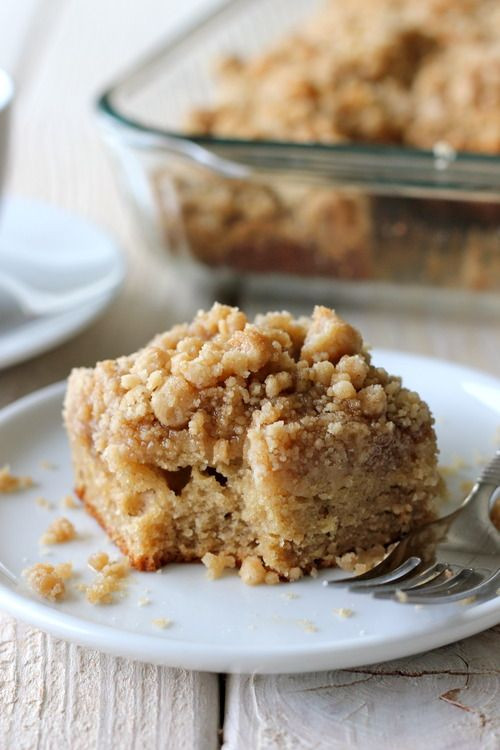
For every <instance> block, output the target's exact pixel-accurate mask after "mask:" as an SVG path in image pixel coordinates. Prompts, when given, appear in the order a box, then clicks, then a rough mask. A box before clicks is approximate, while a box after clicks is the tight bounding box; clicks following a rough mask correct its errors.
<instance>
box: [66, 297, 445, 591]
mask: <svg viewBox="0 0 500 750" xmlns="http://www.w3.org/2000/svg"><path fill="white" fill-rule="evenodd" d="M65 421H66V426H67V429H68V434H69V437H70V442H71V449H72V453H73V461H74V466H75V473H76V489H77V493H78V495H79V496H80V498H81V499H82V500H83V502H84V504H85V506H86V508H87V509H88V510H89V511H90V513H92V514H93V515H94V516H95V517H96V518H97V519H98V520H99V521H100V523H101V524H102V525H103V527H104V528H105V529H106V531H107V532H108V534H109V536H110V537H111V538H112V539H113V540H114V541H115V542H116V543H117V544H118V546H119V547H120V548H121V549H122V551H123V552H124V553H125V554H126V555H127V556H128V558H129V560H130V562H131V564H132V565H133V566H134V567H136V568H138V569H142V570H155V569H157V568H159V567H160V566H162V565H164V564H165V563H167V562H171V561H189V560H202V561H203V562H204V563H205V565H206V566H207V568H208V570H209V573H210V575H211V577H213V578H216V577H218V576H219V575H220V574H221V573H222V571H223V570H224V569H225V568H228V567H233V566H238V567H241V570H240V575H241V577H242V579H243V580H244V581H245V582H247V583H249V584H256V583H276V582H278V581H279V580H297V579H298V578H300V577H301V576H302V575H303V574H304V573H311V571H313V570H314V571H315V570H316V569H317V568H321V567H326V566H331V565H335V564H336V561H337V560H339V559H345V557H344V558H343V557H342V556H345V555H349V554H351V553H352V554H354V553H356V554H359V553H362V552H363V550H371V549H372V548H374V547H376V548H377V549H382V550H383V549H384V545H387V544H389V543H391V542H393V541H395V540H396V539H398V538H399V537H400V536H401V534H403V533H405V532H406V531H408V530H409V529H410V528H412V527H413V526H415V525H416V524H420V523H422V522H424V521H426V520H428V519H430V518H431V517H432V515H433V501H434V496H435V495H436V493H437V491H438V488H439V478H438V473H437V466H436V439H435V434H434V431H433V427H432V424H433V420H432V417H431V415H430V413H429V409H428V407H427V405H426V404H425V403H424V402H423V401H422V400H421V399H420V398H419V397H418V395H417V394H416V393H413V392H411V391H408V390H406V389H405V388H403V387H402V386H401V382H400V380H399V379H398V378H396V377H394V376H392V375H389V374H388V373H386V372H385V370H382V369H380V368H376V367H374V366H373V365H372V364H371V361H370V356H369V354H368V353H367V350H366V349H365V348H364V346H363V341H362V338H361V335H360V333H359V332H358V331H357V330H356V329H355V328H353V327H352V326H351V325H350V324H349V323H347V322H346V321H344V320H343V319H342V318H341V317H340V316H339V315H337V314H336V313H335V312H334V311H333V310H329V309H327V308H325V307H316V308H315V309H314V311H313V314H312V317H311V318H299V319H294V318H293V317H292V316H291V315H290V314H289V313H286V312H281V313H279V312H276V313H274V312H273V313H268V314H267V315H260V316H258V317H257V318H256V319H255V321H253V322H251V321H249V320H247V318H246V317H245V315H244V314H243V313H242V312H241V311H240V310H238V309H236V308H231V307H227V306H224V305H219V304H215V305H214V306H213V308H212V309H211V310H209V311H208V312H200V313H198V315H197V316H196V317H195V319H194V320H193V322H192V323H190V324H186V325H183V326H176V327H175V328H174V329H172V330H171V331H168V332H167V333H164V334H160V335H158V336H156V337H155V338H154V339H153V341H152V342H151V343H150V344H149V345H148V346H146V347H145V348H144V349H142V350H141V351H139V352H137V353H136V354H132V355H131V356H129V357H121V358H119V359H117V360H115V361H106V362H100V363H98V364H97V365H96V367H95V368H94V369H93V370H84V369H81V370H75V371H73V373H72V374H71V377H70V381H69V386H68V392H67V395H66V401H65ZM105 569H106V568H104V569H103V572H104V571H105ZM104 596H105V597H106V596H107V594H106V592H104Z"/></svg>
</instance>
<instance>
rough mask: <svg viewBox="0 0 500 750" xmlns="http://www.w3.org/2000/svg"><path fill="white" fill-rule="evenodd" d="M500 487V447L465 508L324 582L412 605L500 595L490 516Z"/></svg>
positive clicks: (496, 537)
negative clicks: (369, 563) (370, 562)
mask: <svg viewBox="0 0 500 750" xmlns="http://www.w3.org/2000/svg"><path fill="white" fill-rule="evenodd" d="M499 488H500V450H498V451H497V452H496V454H495V457H494V458H493V460H492V461H491V462H490V463H489V464H488V465H487V466H486V468H485V469H484V470H483V472H482V474H481V475H480V477H479V479H478V480H477V481H476V483H475V484H474V486H473V488H472V490H471V491H470V492H469V494H468V495H467V497H466V498H465V500H464V501H463V502H462V504H461V505H460V507H459V508H457V509H456V510H455V511H453V513H450V514H449V515H447V516H444V517H443V518H440V519H438V520H436V521H432V522H431V523H427V524H425V525H424V526H421V527H419V528H418V529H415V530H414V531H411V532H410V533H409V534H407V536H405V537H403V539H402V540H401V541H400V542H398V543H397V544H396V546H395V547H394V548H393V550H392V551H391V552H390V553H389V554H388V555H387V557H385V558H384V559H383V560H382V561H381V562H380V563H378V565H376V566H375V567H374V568H372V569H371V570H369V571H368V572H366V573H362V574H361V575H358V576H354V577H349V578H341V579H337V580H335V579H332V580H328V581H324V584H325V585H342V584H344V585H345V584H347V585H348V586H349V590H350V591H353V592H354V591H355V592H363V591H364V592H369V593H372V594H374V595H375V597H377V598H379V599H396V600H398V601H400V602H409V603H412V604H444V603H447V602H456V601H460V600H463V599H468V598H469V597H473V598H483V597H484V598H486V597H492V596H495V595H497V594H499V593H500V533H499V532H498V531H497V529H496V528H495V526H494V525H493V523H492V521H491V519H490V506H491V500H492V498H493V495H494V494H495V492H496V490H498V489H499Z"/></svg>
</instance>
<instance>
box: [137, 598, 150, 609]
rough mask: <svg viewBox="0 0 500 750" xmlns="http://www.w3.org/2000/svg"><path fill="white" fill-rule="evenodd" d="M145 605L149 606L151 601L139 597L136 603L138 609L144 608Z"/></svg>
mask: <svg viewBox="0 0 500 750" xmlns="http://www.w3.org/2000/svg"><path fill="white" fill-rule="evenodd" d="M147 604H151V599H149V597H147V596H141V598H140V599H139V601H138V602H137V606H138V607H145V606H146V605H147Z"/></svg>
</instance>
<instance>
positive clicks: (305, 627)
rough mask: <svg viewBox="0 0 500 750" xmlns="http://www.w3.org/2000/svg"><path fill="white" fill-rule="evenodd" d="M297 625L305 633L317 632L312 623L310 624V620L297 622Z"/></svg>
mask: <svg viewBox="0 0 500 750" xmlns="http://www.w3.org/2000/svg"><path fill="white" fill-rule="evenodd" d="M297 624H298V625H300V627H301V628H302V630H304V631H305V632H306V633H317V632H318V628H317V626H316V625H315V624H314V623H313V622H311V620H297Z"/></svg>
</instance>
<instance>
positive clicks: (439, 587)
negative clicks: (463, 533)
mask: <svg viewBox="0 0 500 750" xmlns="http://www.w3.org/2000/svg"><path fill="white" fill-rule="evenodd" d="M473 575H474V571H473V570H472V568H461V569H460V570H458V571H456V572H455V574H454V575H453V576H451V578H445V579H444V580H443V581H440V582H439V583H436V584H431V585H430V586H429V587H427V586H420V587H419V588H418V589H410V590H406V589H404V588H403V587H402V586H399V587H398V590H399V591H403V592H404V593H406V594H407V595H410V594H415V595H416V596H417V595H418V596H420V594H422V595H423V596H427V595H428V594H431V593H432V594H434V593H436V594H441V593H443V594H444V593H446V592H451V590H452V589H456V587H457V586H462V585H463V584H464V583H465V582H466V581H468V580H469V579H470V578H471V577H472V576H473ZM474 583H477V578H475V579H474ZM392 593H394V591H393V592H392ZM379 598H381V597H379ZM384 598H387V595H386V596H385V597H384Z"/></svg>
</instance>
